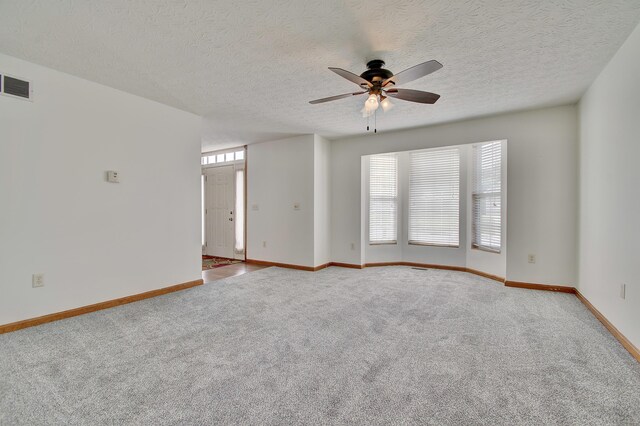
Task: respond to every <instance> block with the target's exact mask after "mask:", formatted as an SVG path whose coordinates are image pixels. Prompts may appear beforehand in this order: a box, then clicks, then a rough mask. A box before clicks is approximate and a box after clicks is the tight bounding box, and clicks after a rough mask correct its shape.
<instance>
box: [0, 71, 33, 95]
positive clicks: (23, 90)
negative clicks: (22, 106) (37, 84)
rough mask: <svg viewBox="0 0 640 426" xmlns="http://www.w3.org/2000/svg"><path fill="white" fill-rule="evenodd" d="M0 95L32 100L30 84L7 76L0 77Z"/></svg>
mask: <svg viewBox="0 0 640 426" xmlns="http://www.w3.org/2000/svg"><path fill="white" fill-rule="evenodd" d="M0 93H2V94H3V95H7V96H12V97H15V98H20V99H26V100H32V97H33V89H32V87H31V82H30V81H27V80H23V79H20V78H16V77H11V76H8V75H2V76H0Z"/></svg>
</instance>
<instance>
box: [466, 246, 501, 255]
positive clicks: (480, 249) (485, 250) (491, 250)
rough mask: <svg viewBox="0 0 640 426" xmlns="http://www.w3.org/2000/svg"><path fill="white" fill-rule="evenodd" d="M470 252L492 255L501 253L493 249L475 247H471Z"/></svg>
mask: <svg viewBox="0 0 640 426" xmlns="http://www.w3.org/2000/svg"><path fill="white" fill-rule="evenodd" d="M471 250H478V251H484V252H486V253H493V254H500V253H501V252H502V250H493V249H490V248H486V247H477V246H471Z"/></svg>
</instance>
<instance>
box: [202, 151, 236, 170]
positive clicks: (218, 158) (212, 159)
mask: <svg viewBox="0 0 640 426" xmlns="http://www.w3.org/2000/svg"><path fill="white" fill-rule="evenodd" d="M241 160H244V150H242V151H235V152H223V153H222V154H218V153H213V154H205V155H203V156H202V159H201V160H200V164H202V165H203V166H206V165H209V164H222V163H231V162H234V161H241Z"/></svg>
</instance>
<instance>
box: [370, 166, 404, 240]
mask: <svg viewBox="0 0 640 426" xmlns="http://www.w3.org/2000/svg"><path fill="white" fill-rule="evenodd" d="M397 216H398V158H397V157H396V156H395V154H385V155H372V156H371V157H369V242H370V243H372V244H384V243H395V242H396V241H397V228H398V226H397Z"/></svg>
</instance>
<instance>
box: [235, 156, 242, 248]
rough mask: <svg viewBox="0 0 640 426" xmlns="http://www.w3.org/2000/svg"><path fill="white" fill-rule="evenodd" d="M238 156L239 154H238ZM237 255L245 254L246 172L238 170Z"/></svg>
mask: <svg viewBox="0 0 640 426" xmlns="http://www.w3.org/2000/svg"><path fill="white" fill-rule="evenodd" d="M236 154H237V153H236ZM235 249H236V253H243V252H244V170H242V169H239V170H236V243H235Z"/></svg>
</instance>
